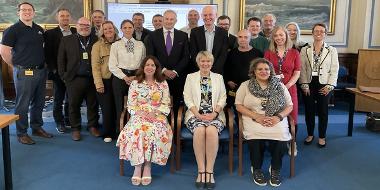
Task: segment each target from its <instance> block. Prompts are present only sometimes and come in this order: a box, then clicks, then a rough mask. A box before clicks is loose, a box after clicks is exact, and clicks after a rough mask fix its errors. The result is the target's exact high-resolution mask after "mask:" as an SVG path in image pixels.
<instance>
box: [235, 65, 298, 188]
mask: <svg viewBox="0 0 380 190" xmlns="http://www.w3.org/2000/svg"><path fill="white" fill-rule="evenodd" d="M249 74H250V77H251V79H250V80H248V81H245V82H243V83H242V84H241V86H240V88H239V89H238V91H237V93H236V99H235V105H236V109H237V110H238V112H240V113H241V114H242V116H243V134H244V138H245V139H246V140H247V142H248V146H249V150H250V158H251V171H252V173H253V180H254V182H255V183H256V184H257V185H260V186H265V185H266V184H267V181H266V179H265V177H264V173H263V171H262V170H261V167H262V164H263V159H264V151H265V146H266V143H268V144H269V146H268V149H269V152H270V153H271V156H272V160H271V166H270V167H269V172H270V180H269V183H270V184H271V185H272V186H280V185H281V178H280V170H281V166H282V157H283V155H284V153H285V152H286V144H287V141H289V140H290V139H291V135H290V133H289V128H288V120H287V118H286V117H287V116H288V115H289V114H290V112H291V111H292V108H293V103H292V99H291V97H290V94H289V92H288V90H287V89H286V87H285V85H284V84H283V83H282V82H281V80H280V79H279V78H278V77H275V72H274V69H273V65H272V63H270V62H269V61H268V60H266V59H263V58H258V59H255V60H253V61H252V63H251V66H250V69H249Z"/></svg>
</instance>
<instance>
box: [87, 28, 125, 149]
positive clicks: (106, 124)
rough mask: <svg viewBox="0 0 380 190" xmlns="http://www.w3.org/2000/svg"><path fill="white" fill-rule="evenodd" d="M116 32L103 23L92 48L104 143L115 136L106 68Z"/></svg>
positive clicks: (113, 105)
mask: <svg viewBox="0 0 380 190" xmlns="http://www.w3.org/2000/svg"><path fill="white" fill-rule="evenodd" d="M118 33H119V32H118V30H117V28H116V27H115V25H114V24H113V23H112V21H105V22H104V23H102V24H101V27H100V30H99V36H98V37H99V40H98V41H97V42H96V43H95V44H94V46H93V47H92V52H91V56H92V57H91V66H92V75H93V76H94V83H95V87H96V92H97V95H98V100H99V103H100V107H101V108H102V116H103V128H104V134H103V138H104V142H107V143H108V142H111V141H112V138H115V135H116V123H115V120H116V110H115V109H116V108H115V100H114V97H113V90H112V73H111V71H110V70H109V68H108V59H109V57H110V51H111V45H112V43H114V42H115V41H117V40H120V38H119V37H118Z"/></svg>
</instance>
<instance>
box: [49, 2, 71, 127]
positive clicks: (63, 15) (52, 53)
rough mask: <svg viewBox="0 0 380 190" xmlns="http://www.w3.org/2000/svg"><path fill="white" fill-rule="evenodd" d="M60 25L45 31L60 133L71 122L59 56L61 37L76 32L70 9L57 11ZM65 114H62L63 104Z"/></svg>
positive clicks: (54, 110) (55, 115) (55, 118)
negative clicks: (72, 25) (59, 65)
mask: <svg viewBox="0 0 380 190" xmlns="http://www.w3.org/2000/svg"><path fill="white" fill-rule="evenodd" d="M56 19H57V21H58V26H57V27H56V28H53V29H51V30H48V31H46V32H45V56H46V64H47V67H48V70H49V78H50V79H51V80H53V84H54V106H53V117H54V121H55V123H56V128H57V131H58V132H59V133H64V132H65V129H66V127H65V125H70V122H69V102H68V100H67V98H66V97H67V95H66V86H65V83H64V82H63V81H62V79H61V77H59V74H58V66H57V57H58V48H59V43H60V42H61V38H62V37H63V36H68V35H71V34H75V33H76V29H75V28H73V27H70V21H71V14H70V12H69V10H68V9H59V10H58V11H57V13H56ZM64 100H65V104H64V106H63V111H64V114H62V104H63V101H64Z"/></svg>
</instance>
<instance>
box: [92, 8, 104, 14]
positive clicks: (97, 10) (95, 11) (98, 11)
mask: <svg viewBox="0 0 380 190" xmlns="http://www.w3.org/2000/svg"><path fill="white" fill-rule="evenodd" d="M94 13H100V14H102V15H103V16H104V15H105V14H104V12H103V11H102V10H99V9H96V10H93V11H92V12H91V15H93V14H94Z"/></svg>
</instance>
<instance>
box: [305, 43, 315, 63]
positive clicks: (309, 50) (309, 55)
mask: <svg viewBox="0 0 380 190" xmlns="http://www.w3.org/2000/svg"><path fill="white" fill-rule="evenodd" d="M313 50H314V45H313V44H312V45H311V46H310V47H308V48H307V49H306V54H307V60H308V61H309V65H310V67H311V65H312V63H313V62H314V54H313Z"/></svg>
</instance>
